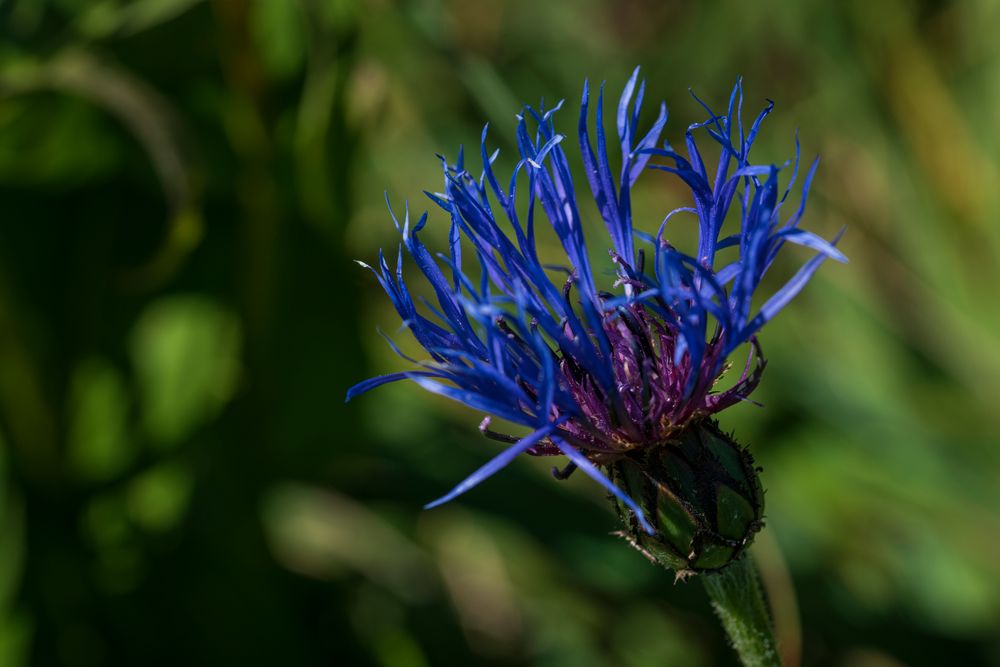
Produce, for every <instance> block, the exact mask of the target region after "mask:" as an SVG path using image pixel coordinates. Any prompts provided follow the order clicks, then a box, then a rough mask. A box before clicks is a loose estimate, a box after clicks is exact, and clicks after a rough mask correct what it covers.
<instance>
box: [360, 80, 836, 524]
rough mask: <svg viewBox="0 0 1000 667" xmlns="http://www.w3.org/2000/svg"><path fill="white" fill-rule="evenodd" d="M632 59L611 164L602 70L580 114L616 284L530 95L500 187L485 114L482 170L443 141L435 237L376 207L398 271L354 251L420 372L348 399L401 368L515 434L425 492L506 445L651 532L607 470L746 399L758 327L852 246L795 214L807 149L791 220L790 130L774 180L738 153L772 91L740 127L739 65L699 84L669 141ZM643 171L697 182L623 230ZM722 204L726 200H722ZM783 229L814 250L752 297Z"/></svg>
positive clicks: (481, 475)
mask: <svg viewBox="0 0 1000 667" xmlns="http://www.w3.org/2000/svg"><path fill="white" fill-rule="evenodd" d="M638 74H639V70H638V68H637V69H636V70H635V72H633V74H632V76H631V78H630V79H629V81H628V83H627V84H626V86H625V89H624V91H623V92H622V95H621V97H620V100H619V104H618V113H617V119H616V121H617V122H616V126H617V136H618V145H617V149H618V151H620V156H621V166H620V169H619V170H617V172H616V171H615V170H614V169H613V167H612V165H611V160H610V158H609V154H608V138H607V135H606V133H605V128H604V111H603V107H604V104H603V102H604V100H603V97H604V93H603V86H602V89H601V92H600V94H599V95H598V100H597V105H596V112H595V119H594V121H595V122H594V132H593V140H592V138H591V130H590V120H591V119H590V92H589V87H588V85H587V84H586V83H585V84H584V89H583V98H582V101H581V109H580V118H579V125H578V137H579V142H580V149H581V153H582V157H583V168H584V170H585V172H586V175H587V180H588V183H589V187H590V191H591V193H592V195H593V204H596V210H597V213H598V214H599V215H600V217H601V218H602V219H603V221H604V224H605V226H606V228H607V231H608V235H609V237H610V240H611V246H610V249H609V252H610V255H611V260H610V261H611V262H613V265H614V266H615V271H616V278H617V279H616V280H615V282H614V284H613V285H609V286H608V287H609V288H611V289H615V290H617V292H614V293H613V292H609V291H605V290H602V289H600V288H599V286H598V284H597V278H596V277H595V273H594V271H593V269H592V268H591V259H590V256H589V255H588V249H587V244H586V242H585V240H584V234H583V226H582V214H583V211H581V208H583V207H584V205H586V208H587V209H588V210H587V213H589V211H590V207H591V204H589V203H587V202H585V201H583V200H580V199H578V198H577V195H576V190H575V187H574V183H573V178H572V176H571V169H570V163H569V159H568V158H567V155H566V153H565V152H564V151H563V148H562V146H563V142H564V140H565V136H564V135H562V134H558V133H557V132H556V130H555V125H554V122H553V117H554V115H555V113H556V112H557V111H558V110H559V109H560V107H561V106H562V103H559V104H557V105H555V106H554V107H553V108H551V109H546V108H545V107H544V106H542V107H540V108H538V109H534V108H532V107H525V108H524V109H523V111H522V113H521V114H520V115H519V116H518V125H517V147H518V152H519V160H518V162H517V164H516V165H515V167H514V170H513V173H512V174H511V177H510V180H509V182H508V184H507V187H506V190H505V189H504V186H503V184H502V183H501V181H500V180H499V179H498V177H497V175H496V173H495V172H494V169H493V163H494V161H495V160H496V158H497V155H498V151H497V152H493V153H491V152H490V151H489V149H488V148H487V132H488V128H484V129H483V133H482V140H481V151H480V159H481V163H482V164H481V171H480V173H479V175H478V177H476V176H474V175H473V174H472V173H471V172H470V171H469V170H468V169H467V168H466V166H465V156H464V154H463V152H462V151H459V154H458V158H457V160H456V162H455V163H454V164H449V163H448V161H447V160H445V159H444V158H442V166H443V172H444V189H443V191H442V192H438V193H426V194H427V196H428V197H429V198H430V199H431V200H432V201H433V202H434V203H435V204H436V205H437V206H439V207H440V208H441V209H442V210H443V211H445V213H447V214H448V216H449V218H450V222H451V228H450V233H449V236H448V238H449V248H448V252H447V253H442V254H432V253H431V251H430V250H428V249H427V247H426V246H425V245H424V244H423V242H422V241H421V240H420V238H419V234H420V232H421V231H422V230H423V228H424V226H425V225H426V224H427V214H426V213H425V214H423V215H421V216H420V217H419V219H418V220H417V221H416V223H412V224H411V217H410V213H409V209H408V207H407V210H406V211H405V213H404V214H403V216H402V222H400V219H399V216H397V215H396V213H395V212H394V211H393V209H392V207H391V205H390V206H389V211H390V215H391V217H392V220H393V222H394V223H395V225H396V229H397V230H398V231H399V233H400V234H401V236H402V244H401V246H400V248H399V250H398V253H397V258H396V267H395V270H393V269H392V268H391V267H390V265H389V262H388V261H387V260H386V258H385V256H384V255H383V254H382V253H381V252H380V253H379V257H378V264H377V266H374V267H373V266H369V265H367V264H365V263H363V262H359V264H361V265H362V266H365V267H366V268H369V269H371V270H372V272H373V273H374V274H375V276H376V278H377V279H378V281H379V283H380V284H381V285H382V288H383V289H384V290H385V292H386V294H388V296H389V298H390V300H391V301H392V304H393V306H394V307H395V308H396V311H397V312H398V313H399V315H400V317H401V318H402V320H403V325H404V326H405V327H406V328H408V329H409V330H410V332H411V333H412V334H413V336H414V337H415V338H416V340H417V342H419V343H420V345H421V346H422V347H423V348H424V349H425V350H426V352H427V354H428V355H429V357H430V358H429V359H428V360H426V361H421V362H416V361H414V360H412V359H409V357H404V358H406V359H407V360H408V361H410V362H412V363H413V364H414V365H415V369H414V370H408V371H403V372H399V373H392V374H390V375H385V376H381V377H375V378H371V379H369V380H366V381H364V382H361V383H360V384H358V385H356V386H354V387H352V388H351V389H350V391H348V395H347V398H348V400H350V399H351V398H353V397H354V396H357V395H359V394H361V393H364V392H366V391H368V390H369V389H372V388H374V387H377V386H379V385H382V384H386V383H388V382H394V381H396V380H404V379H408V380H412V381H413V382H415V383H417V384H418V385H420V386H421V387H423V388H424V389H426V390H428V391H431V392H434V393H436V394H440V395H442V396H446V397H448V398H451V399H453V400H456V401H458V402H460V403H464V404H465V405H467V406H469V407H471V408H474V409H476V410H479V411H481V412H484V413H486V415H487V417H486V418H485V419H484V420H483V423H482V425H481V427H480V430H481V431H482V432H483V433H484V434H485V435H487V436H489V437H491V438H493V439H495V440H500V441H502V442H505V443H507V444H508V445H509V446H508V447H507V448H506V449H505V450H503V451H502V452H501V453H500V454H498V455H497V456H496V457H494V458H493V459H492V460H491V461H489V462H488V463H487V464H486V465H484V466H482V467H481V468H480V469H479V470H477V471H475V472H474V473H473V474H472V475H470V476H469V477H468V478H467V479H465V480H464V481H463V482H462V483H461V484H459V485H458V486H457V487H455V488H454V489H453V490H452V491H451V492H450V493H448V494H446V495H445V496H443V497H442V498H441V499H439V500H437V501H435V502H433V503H430V504H429V505H428V507H431V506H435V505H438V504H441V503H443V502H447V501H449V500H451V499H453V498H454V497H456V496H457V495H459V494H461V493H464V492H465V491H467V490H469V489H470V488H472V487H473V486H475V485H476V484H478V483H479V482H481V481H482V480H483V479H485V478H486V477H489V476H490V475H492V474H493V473H495V472H497V471H498V470H500V469H501V468H503V467H504V466H506V465H507V464H508V463H510V462H511V461H512V460H513V459H514V458H516V457H517V456H518V455H519V454H522V453H528V454H531V455H562V456H566V457H567V458H568V459H569V461H570V466H569V470H574V469H579V470H582V471H583V472H584V473H586V474H587V475H589V476H590V477H592V478H594V479H595V480H596V481H598V482H599V483H600V484H601V485H602V486H603V487H604V488H606V489H607V490H608V491H609V492H610V493H611V494H613V495H614V496H616V497H617V498H618V499H619V500H620V501H621V502H623V503H625V505H626V506H627V507H629V508H631V509H632V510H633V511H634V512H635V513H636V516H637V517H638V519H639V521H640V523H641V524H642V526H643V527H644V528H646V529H647V530H649V531H652V529H651V527H650V526H649V524H648V522H647V521H646V519H645V518H644V516H643V512H642V511H641V510H640V509H639V507H638V506H637V505H636V504H635V503H634V502H633V501H632V499H630V498H629V497H628V496H626V495H625V494H624V493H622V492H621V491H620V490H619V489H618V488H617V487H616V486H615V485H614V484H612V482H611V481H610V480H609V479H608V478H607V477H606V476H605V475H604V473H603V472H602V471H601V468H602V467H605V466H608V465H610V464H612V463H614V462H615V461H616V460H618V459H619V458H621V457H623V456H625V455H627V454H629V453H630V452H634V451H635V450H637V449H639V448H643V447H649V446H655V445H657V444H660V443H664V442H666V441H667V440H668V439H670V438H671V436H672V435H673V434H675V433H677V432H678V431H680V430H681V429H683V428H684V427H685V426H686V425H687V424H689V423H691V422H693V421H695V420H699V419H702V418H704V417H707V416H709V415H711V414H714V413H717V412H719V411H720V410H723V409H725V408H726V407H729V406H731V405H733V404H735V403H737V402H738V401H741V400H745V399H746V398H747V397H748V396H749V395H750V393H751V392H752V391H753V390H754V388H755V387H756V386H757V383H758V381H759V379H760V375H761V372H762V371H763V368H764V365H765V360H764V357H763V354H762V352H761V348H760V345H759V343H758V341H757V333H758V332H759V331H760V328H761V327H762V326H763V325H764V324H765V323H766V322H768V321H769V320H770V319H771V318H773V317H774V316H775V314H777V312H778V311H780V310H781V309H782V308H783V307H784V306H785V305H786V304H787V303H788V302H789V301H790V300H791V299H792V298H793V297H794V296H795V295H796V294H798V293H799V291H800V290H801V289H802V288H803V287H804V286H805V285H806V283H807V282H808V281H809V279H810V278H811V276H812V275H813V273H815V271H816V270H817V269H818V268H819V266H820V264H821V263H822V262H823V261H824V260H825V259H827V258H832V259H835V260H837V261H841V262H844V261H846V258H845V257H844V255H843V254H841V252H840V251H839V250H837V249H836V247H835V244H836V243H837V241H838V240H839V238H840V237H839V235H838V237H837V238H835V239H834V240H833V241H832V242H828V241H826V240H824V239H823V238H821V237H819V236H817V235H815V234H813V233H811V232H808V231H805V230H803V229H801V228H800V227H799V223H800V221H801V219H802V215H803V213H804V211H805V206H806V199H807V196H808V193H809V188H810V185H811V183H812V180H813V176H814V174H815V171H816V167H817V164H818V160H816V161H814V162H813V163H812V165H811V166H810V167H809V169H808V172H807V173H806V175H805V178H804V179H803V183H802V186H801V195H800V197H801V198H800V203H799V204H798V206H797V208H795V210H794V211H793V212H792V213H791V214H790V215H787V217H785V216H783V210H782V209H783V208H784V207H785V203H786V200H787V199H788V198H789V195H790V194H791V192H792V190H793V187H794V185H795V183H796V180H797V177H798V175H799V145H798V141H797V140H796V145H795V159H794V160H793V161H792V162H791V176H790V177H789V179H788V183H787V185H786V186H785V188H784V190H783V191H779V186H778V177H779V174H780V173H781V172H782V171H783V170H785V169H786V168H787V167H788V166H789V165H787V164H786V165H782V166H778V165H773V164H768V165H765V164H754V163H752V162H751V160H750V149H751V147H752V145H753V143H754V141H755V139H756V138H757V135H758V132H759V130H760V128H761V125H762V123H763V121H764V119H765V117H766V116H767V115H768V114H769V113H770V112H771V109H772V108H773V103H770V102H769V103H768V104H767V106H766V107H765V108H764V110H763V111H761V112H760V113H759V114H758V115H757V116H756V118H755V119H754V121H753V122H752V123H751V125H750V128H749V130H745V128H744V124H743V119H742V105H743V89H742V84H741V82H739V81H738V82H737V83H736V85H735V86H734V88H733V91H732V94H731V96H730V98H729V104H728V107H727V111H726V113H725V114H722V115H718V114H715V113H714V112H713V111H712V110H711V109H710V108H709V107H708V106H707V105H706V104H704V103H703V102H701V101H700V100H698V102H699V104H701V105H702V107H703V108H704V109H705V111H706V112H707V113H708V118H707V119H706V120H705V121H703V122H700V123H696V124H694V125H691V126H690V127H689V128H688V129H687V131H686V132H685V135H684V139H685V149H686V150H685V152H686V155H683V154H681V153H679V152H677V151H676V150H675V149H674V148H672V147H671V146H670V144H669V143H667V142H662V143H661V142H660V134H661V132H662V130H663V128H664V126H665V125H666V122H667V109H666V106H665V105H664V104H662V103H661V105H660V107H659V113H658V115H657V117H656V119H655V120H654V122H653V123H652V125H651V127H649V129H647V130H646V131H645V132H644V133H643V132H640V130H639V116H640V109H641V106H642V100H643V95H644V92H645V82H644V81H643V82H641V83H640V82H638ZM695 99H696V100H697V98H695ZM696 133H704V134H707V135H708V138H709V139H710V140H711V141H712V142H714V143H716V144H718V147H719V155H720V157H719V159H718V163H717V164H716V165H715V166H714V167H713V168H712V169H711V171H710V169H709V165H708V164H706V161H705V159H704V158H703V157H702V155H701V152H700V151H699V148H698V145H697V143H696V141H695V134H696ZM649 170H658V171H663V172H667V173H669V174H672V175H674V176H676V177H677V178H679V179H680V180H681V181H682V182H683V184H684V185H686V186H687V188H688V189H689V190H690V193H691V198H692V200H691V202H690V205H687V206H684V207H681V208H678V209H675V210H672V211H670V212H669V213H667V214H666V215H665V216H664V218H663V220H662V223H661V224H659V226H658V228H657V229H656V230H655V233H649V232H643V231H640V230H639V229H636V228H634V227H633V216H632V205H631V190H632V187H633V185H634V184H635V182H636V180H637V179H638V178H639V176H640V175H642V174H644V173H646V172H647V171H649ZM734 202H737V203H738V214H737V213H736V212H735V211H734V210H731V209H734V207H733V203H734ZM387 203H388V197H387ZM539 208H540V209H541V211H539ZM731 213H732V215H731ZM683 214H687V215H694V216H695V218H696V219H697V222H698V232H699V240H698V247H697V252H696V254H694V255H688V254H685V253H683V252H680V251H679V250H677V249H676V248H674V247H673V246H672V245H671V244H670V243H669V242H668V241H667V240H666V238H665V236H664V233H665V231H666V228H667V226H668V224H670V220H671V218H673V217H674V216H675V215H683ZM542 216H544V219H545V221H546V222H547V223H548V225H550V226H551V228H552V230H553V231H554V232H555V235H556V236H557V237H558V239H559V242H560V243H561V245H562V248H563V250H564V251H565V254H566V262H567V263H568V265H567V266H565V267H553V266H549V265H545V264H543V263H542V261H541V260H540V259H539V255H538V247H537V243H536V224H537V222H538V218H539V217H542ZM783 217H784V220H782V218H783ZM737 225H738V226H737ZM727 226H731V227H732V229H730V230H727V229H726V228H727ZM786 242H791V243H793V244H797V245H801V246H805V247H806V248H809V249H811V250H813V251H815V255H814V256H813V257H812V258H811V259H810V260H808V261H807V262H806V263H805V264H804V265H803V266H802V267H801V268H800V269H799V271H798V273H796V274H795V275H794V276H793V277H792V278H791V279H790V280H789V281H788V282H787V283H785V284H784V285H783V286H782V287H781V288H780V289H778V290H777V291H776V292H774V293H773V294H771V295H770V296H769V297H768V298H767V299H766V300H765V301H764V303H763V305H762V306H760V308H758V309H756V310H754V308H753V306H752V302H753V297H754V294H755V292H756V291H757V289H758V287H759V286H760V283H761V280H762V278H763V277H764V275H765V274H766V273H767V271H768V269H769V267H770V266H771V264H772V263H773V262H774V260H775V257H776V255H777V253H778V251H779V250H780V249H781V247H782V246H783V245H784V244H785V243H786ZM637 246H638V247H637ZM404 248H405V250H406V253H407V254H408V255H409V257H410V258H411V259H412V261H413V262H414V263H415V264H416V266H417V268H419V270H420V272H421V273H422V274H423V276H424V278H425V279H426V280H427V282H428V283H429V284H430V287H431V288H432V290H433V293H434V298H435V301H436V303H430V302H427V301H422V302H421V307H418V305H417V303H416V302H415V300H414V298H413V297H412V296H411V294H410V291H409V289H408V288H407V285H406V282H405V281H404V279H403V249H404ZM726 248H736V249H737V250H738V255H737V257H736V259H733V260H732V261H730V262H728V263H723V262H720V261H718V257H719V256H720V255H719V251H721V250H724V249H726ZM470 260H471V261H470ZM470 269H471V270H470ZM389 342H390V345H392V347H393V349H394V350H395V351H396V352H397V353H398V354H400V355H401V356H403V355H402V353H401V352H400V351H399V349H398V348H397V347H396V346H395V345H394V344H393V343H392V342H391V341H389ZM747 343H749V345H750V354H749V357H748V359H747V361H746V364H745V366H744V370H743V372H742V375H741V376H740V377H739V379H738V380H736V382H735V383H734V384H733V385H732V386H731V387H729V388H728V389H725V390H716V389H715V386H716V383H717V381H718V380H719V378H720V376H721V375H722V373H724V371H725V369H726V364H727V359H728V357H729V356H730V355H731V354H732V353H734V352H735V351H736V350H737V348H739V347H740V346H741V345H744V344H747ZM491 416H495V417H499V418H502V419H505V420H507V421H510V422H513V423H515V424H520V425H522V426H524V427H527V429H529V430H530V432H529V433H528V435H525V436H523V437H513V436H508V435H504V434H501V433H496V432H494V431H492V430H491V429H490V428H489V426H490V417H491Z"/></svg>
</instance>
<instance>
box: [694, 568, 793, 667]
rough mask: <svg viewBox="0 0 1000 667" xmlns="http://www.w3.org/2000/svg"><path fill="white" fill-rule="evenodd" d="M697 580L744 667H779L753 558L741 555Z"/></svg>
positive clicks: (778, 659) (769, 620)
mask: <svg viewBox="0 0 1000 667" xmlns="http://www.w3.org/2000/svg"><path fill="white" fill-rule="evenodd" d="M701 580H702V581H703V582H704V583H705V590H706V591H708V597H709V598H711V600H712V607H713V608H714V609H715V613H716V614H718V616H719V620H721V621H722V625H723V627H724V628H725V629H726V634H728V635H729V640H730V641H731V642H732V644H733V648H735V649H736V652H737V653H738V654H739V656H740V660H741V661H742V662H743V664H744V665H745V666H746V667H781V659H780V657H779V656H778V649H777V645H776V644H775V641H774V630H773V628H772V626H771V617H770V615H769V614H768V610H767V604H766V603H765V602H764V593H763V591H762V590H761V587H760V583H759V582H758V580H757V572H756V570H755V569H754V564H753V560H752V559H751V558H750V556H749V555H744V556H742V557H741V558H740V559H738V560H736V561H734V562H733V563H732V564H730V565H729V566H728V567H726V568H724V569H723V570H721V571H719V572H713V573H711V574H704V575H702V576H701Z"/></svg>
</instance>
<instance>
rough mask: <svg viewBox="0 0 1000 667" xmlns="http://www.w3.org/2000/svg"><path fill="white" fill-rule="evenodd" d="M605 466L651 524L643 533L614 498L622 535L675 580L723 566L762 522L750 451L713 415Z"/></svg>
mask: <svg viewBox="0 0 1000 667" xmlns="http://www.w3.org/2000/svg"><path fill="white" fill-rule="evenodd" d="M609 471H610V473H611V477H612V480H613V481H614V482H615V484H617V485H618V487H619V488H620V489H621V490H622V491H624V492H625V493H627V494H628V495H629V496H631V497H632V498H633V499H634V500H635V501H636V502H637V503H639V505H640V506H641V507H642V509H643V511H644V512H645V514H646V518H647V519H648V520H649V521H650V523H652V525H653V527H654V528H655V529H656V534H654V535H650V534H649V533H647V532H646V531H644V530H643V529H642V528H641V526H639V522H638V520H637V518H636V516H635V513H634V512H632V510H630V509H628V508H627V507H626V506H625V505H624V504H623V503H621V502H619V501H617V500H616V501H615V506H616V509H617V510H618V515H619V516H620V517H621V518H622V521H623V523H624V524H625V531H623V533H622V534H623V536H624V537H626V538H627V539H628V540H629V541H630V542H631V543H632V545H633V546H635V547H636V548H637V549H639V550H640V551H642V552H643V553H644V554H645V555H646V556H647V557H649V558H650V559H651V560H654V561H656V562H658V563H660V564H661V565H664V566H665V567H668V568H671V569H674V570H676V571H677V575H678V577H680V578H683V577H686V576H689V575H692V574H696V573H699V572H706V571H713V570H720V569H722V568H724V567H726V566H727V565H729V564H730V563H732V562H733V561H735V560H736V559H738V558H739V557H740V556H741V555H743V552H744V551H745V550H746V548H747V547H748V546H750V543H751V542H752V541H753V537H754V535H755V534H756V533H757V531H758V530H760V529H761V527H762V526H763V521H762V519H763V513H764V491H763V489H762V487H761V484H760V479H759V477H758V472H759V469H758V468H756V467H755V466H754V462H753V456H751V454H750V452H749V451H747V449H746V448H745V447H743V446H742V445H740V444H739V443H738V442H736V441H735V440H733V439H732V438H731V437H730V436H728V435H726V434H725V433H723V432H722V431H721V430H719V427H718V425H717V423H716V422H714V421H713V420H709V419H702V420H699V421H696V422H693V423H690V424H689V425H688V426H686V427H685V428H684V429H683V430H682V431H680V432H679V433H677V435H676V436H674V437H673V438H672V439H670V440H668V441H667V442H664V443H662V444H659V445H654V446H650V447H643V448H641V449H636V450H635V451H634V452H632V453H631V454H629V455H628V456H626V457H623V458H621V459H619V460H618V461H616V462H614V463H613V464H611V465H610V466H609Z"/></svg>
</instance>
